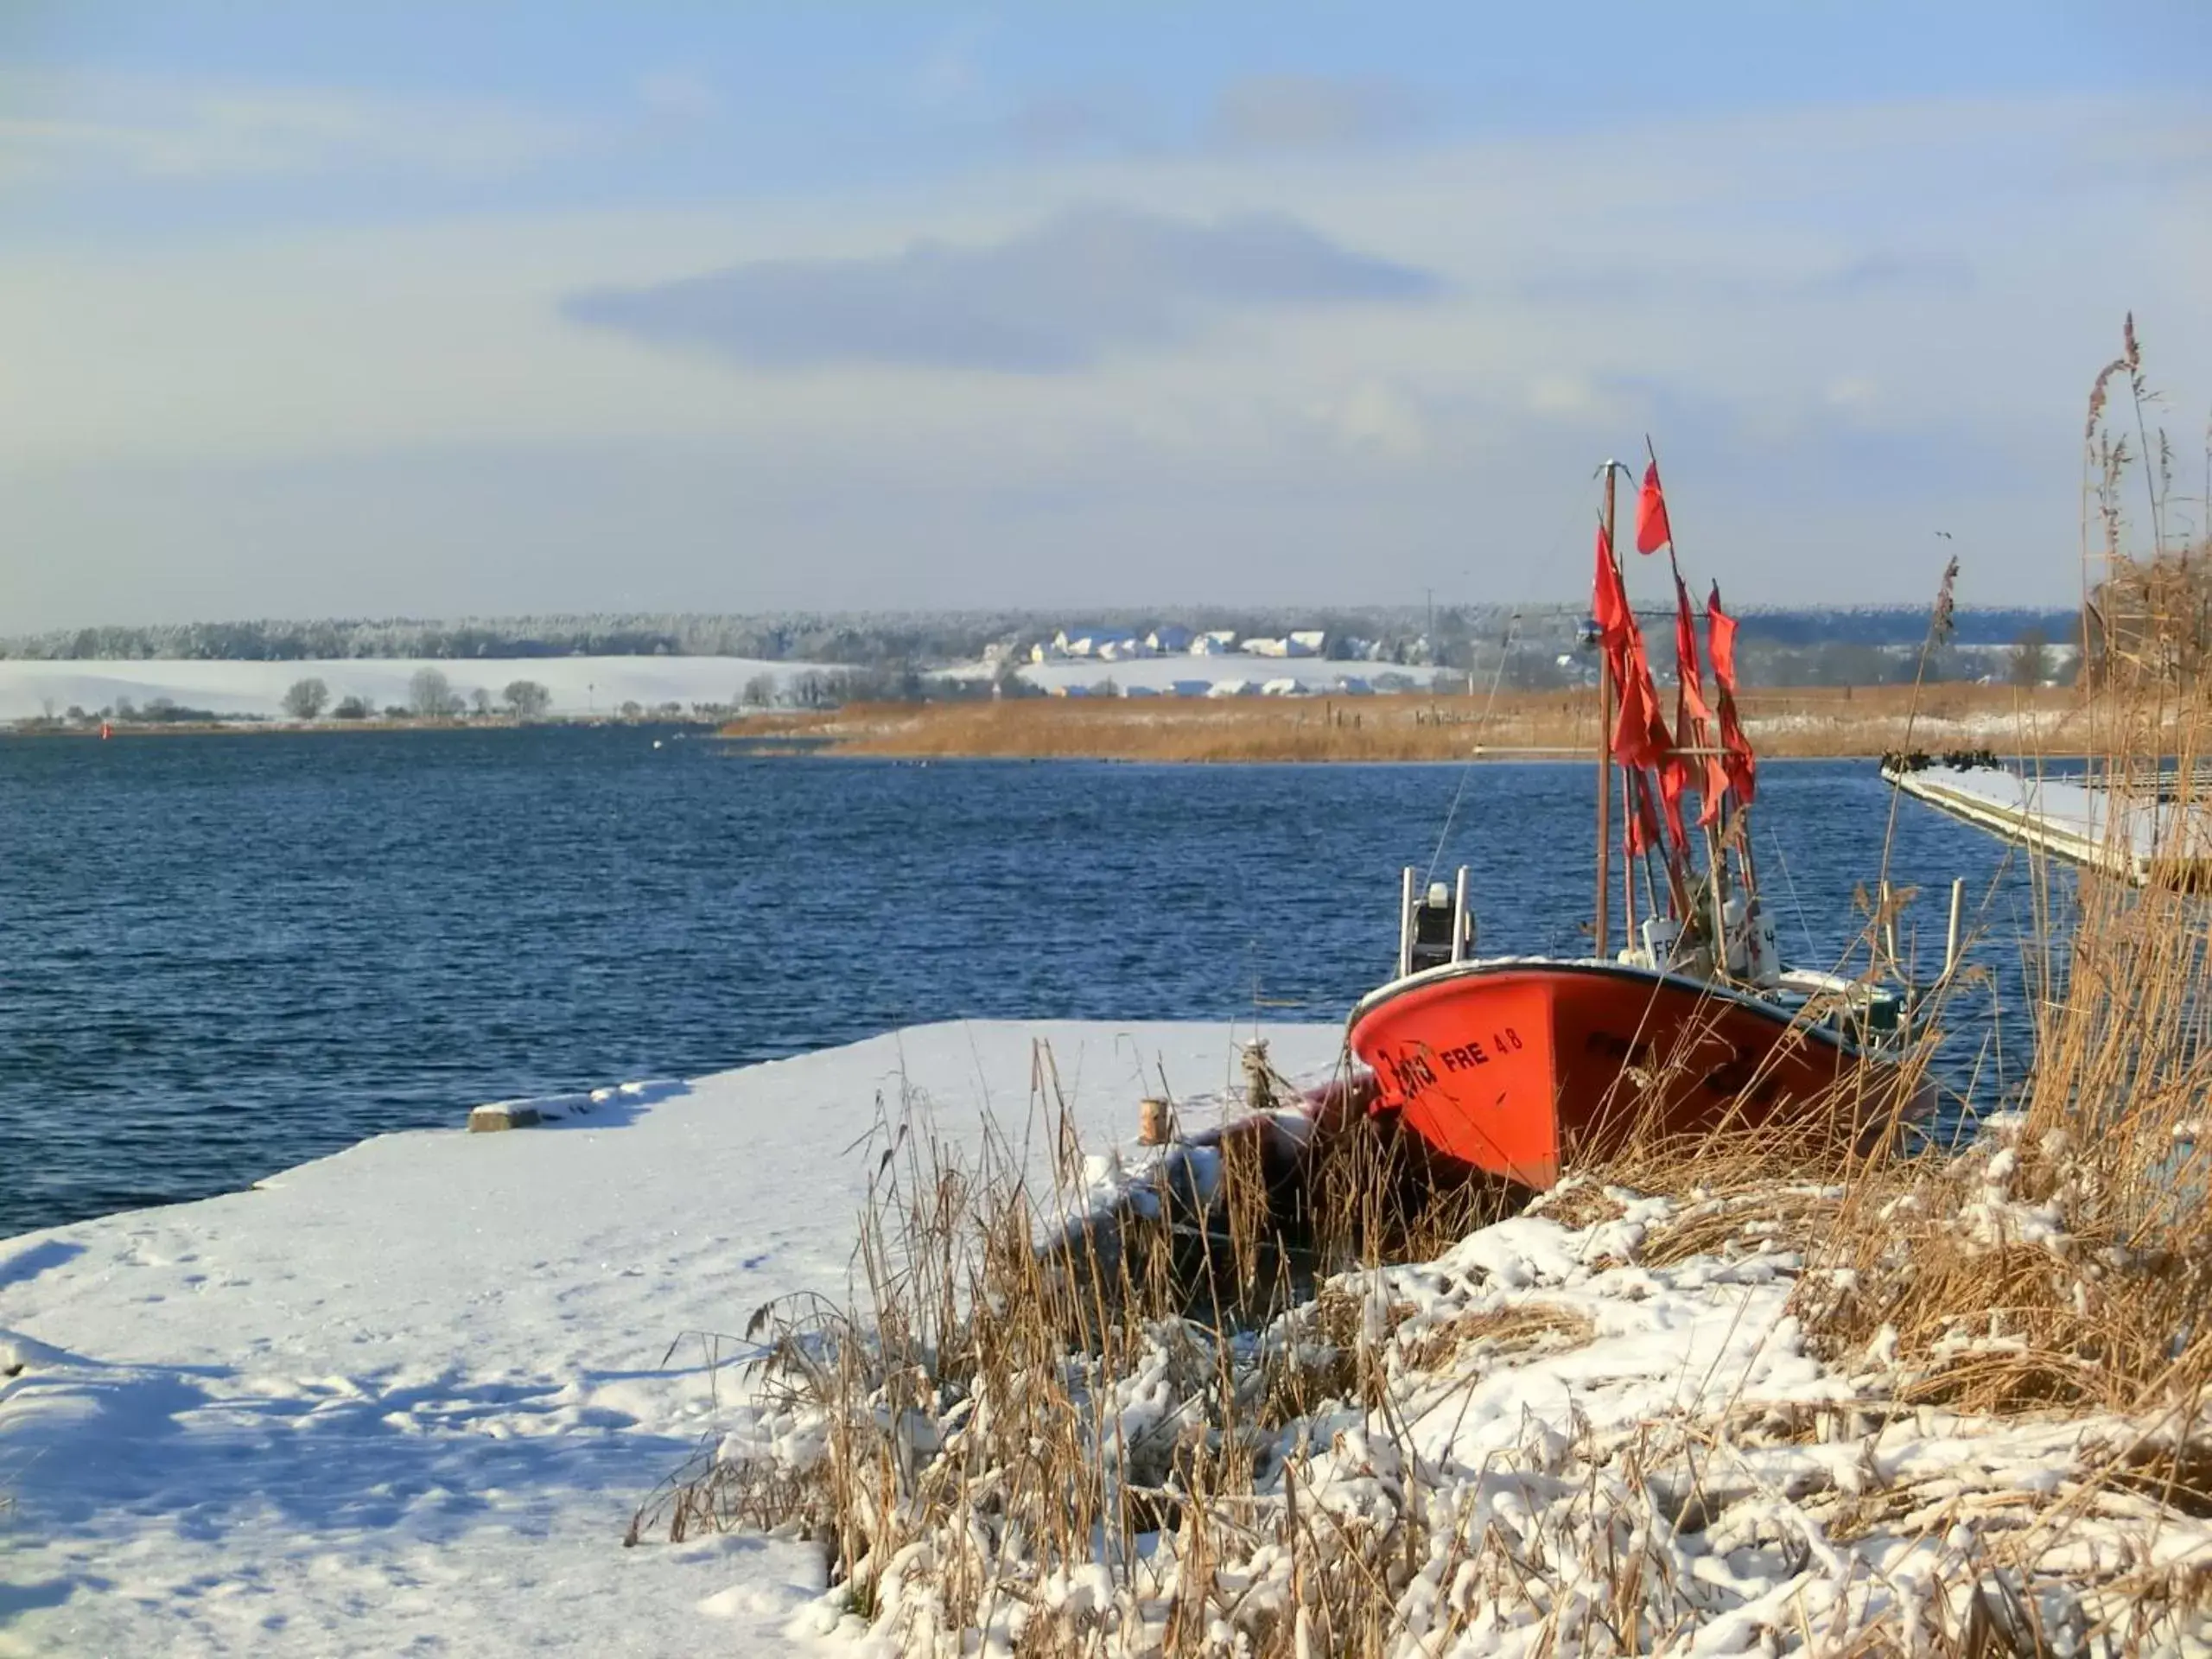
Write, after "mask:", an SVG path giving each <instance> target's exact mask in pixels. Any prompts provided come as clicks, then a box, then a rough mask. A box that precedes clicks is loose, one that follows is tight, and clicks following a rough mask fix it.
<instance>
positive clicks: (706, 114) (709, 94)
mask: <svg viewBox="0 0 2212 1659" xmlns="http://www.w3.org/2000/svg"><path fill="white" fill-rule="evenodd" d="M638 99H639V102H640V103H642V104H644V105H645V107H646V108H647V109H648V110H650V111H652V112H653V113H654V114H656V115H662V116H667V117H669V118H671V119H674V120H677V121H710V120H712V119H713V118H715V117H716V116H717V115H720V114H721V111H722V99H721V93H720V92H716V91H715V88H714V86H713V85H712V84H711V83H710V82H709V81H708V80H707V79H706V78H705V77H704V76H703V75H700V74H697V73H694V72H693V71H691V70H689V69H664V70H661V71H659V72H658V73H653V74H650V75H646V76H644V77H643V78H641V79H639V82H638Z"/></svg>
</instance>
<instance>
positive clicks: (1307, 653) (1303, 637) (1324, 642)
mask: <svg viewBox="0 0 2212 1659" xmlns="http://www.w3.org/2000/svg"><path fill="white" fill-rule="evenodd" d="M1284 643H1285V644H1286V645H1288V646H1289V647H1290V649H1289V651H1288V652H1287V653H1286V655H1288V656H1292V657H1325V656H1327V655H1328V654H1329V634H1328V630H1327V629H1325V628H1300V629H1298V630H1296V631H1295V632H1293V633H1291V634H1290V636H1289V637H1288V638H1287V639H1286V640H1285V641H1284Z"/></svg>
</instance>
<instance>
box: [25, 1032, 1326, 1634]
mask: <svg viewBox="0 0 2212 1659" xmlns="http://www.w3.org/2000/svg"><path fill="white" fill-rule="evenodd" d="M1244 1034H1246V1035H1249V1027H1247V1028H1245V1032H1244ZM1270 1035H1271V1037H1272V1038H1273V1040H1274V1054H1275V1058H1276V1059H1277V1061H1278V1062H1279V1063H1281V1064H1283V1065H1287V1067H1289V1068H1290V1069H1292V1070H1293V1071H1294V1072H1296V1073H1300V1074H1303V1075H1312V1074H1314V1073H1317V1072H1318V1071H1324V1070H1325V1069H1326V1068H1327V1067H1328V1065H1330V1064H1331V1063H1332V1061H1333V1059H1334V1058H1335V1056H1336V1053H1337V1051H1338V1043H1339V1040H1340V1037H1341V1033H1340V1031H1339V1030H1338V1027H1333V1026H1328V1027H1282V1028H1276V1029H1274V1030H1273V1031H1271V1033H1270ZM1037 1041H1043V1042H1046V1043H1048V1044H1049V1045H1050V1046H1051V1053H1052V1058H1053V1060H1054V1062H1055V1064H1056V1065H1057V1069H1058V1076H1059V1077H1060V1079H1061V1082H1062V1084H1063V1086H1064V1088H1065V1091H1066V1093H1067V1095H1068V1096H1069V1099H1070V1103H1071V1108H1072V1109H1073V1113H1074V1116H1075V1117H1076V1119H1077V1121H1078V1122H1080V1123H1081V1124H1082V1125H1083V1126H1084V1128H1085V1130H1086V1133H1088V1134H1089V1135H1091V1136H1092V1137H1093V1138H1095V1139H1096V1141H1100V1142H1102V1143H1103V1142H1106V1141H1112V1140H1115V1139H1119V1138H1126V1137H1127V1135H1128V1132H1129V1130H1130V1128H1131V1126H1132V1124H1133V1122H1134V1118H1135V1103H1136V1101H1137V1099H1138V1098H1139V1097H1140V1096H1142V1095H1145V1094H1147V1093H1153V1092H1156V1091H1157V1090H1158V1088H1159V1073H1160V1068H1161V1067H1163V1066H1164V1068H1165V1071H1166V1077H1167V1078H1168V1081H1169V1083H1170V1084H1171V1085H1172V1086H1173V1088H1175V1089H1176V1090H1178V1092H1179V1094H1182V1095H1184V1096H1188V1097H1192V1098H1191V1099H1190V1100H1188V1101H1186V1115H1188V1114H1191V1113H1195V1114H1196V1115H1197V1116H1199V1117H1200V1118H1201V1119H1202V1118H1203V1116H1204V1113H1205V1107H1204V1104H1203V1100H1204V1098H1205V1096H1209V1095H1213V1096H1220V1095H1221V1094H1222V1093H1223V1092H1224V1091H1225V1090H1227V1089H1228V1087H1229V1086H1230V1081H1231V1080H1232V1078H1233V1077H1235V1075H1236V1072H1235V1067H1236V1059H1237V1054H1236V1048H1235V1046H1234V1045H1233V1043H1232V1041H1231V1033H1230V1029H1229V1027H1225V1026H1221V1025H1211V1026H1207V1025H1181V1026H1177V1025H1129V1026H1112V1025H1104V1024H1092V1025H1071V1024H1045V1023H1039V1024H1033V1025H1032V1024H1020V1025H1014V1024H972V1025H971V1024H959V1025H948V1026H938V1027H923V1028H919V1029H916V1030H911V1031H906V1032H903V1033H894V1034H893V1035H889V1036H886V1037H882V1038H878V1039H873V1040H871V1041H868V1042H865V1043H860V1044H856V1045H854V1046H849V1047H847V1048H842V1049H837V1050H833V1051H830V1052H825V1053H822V1054H817V1055H811V1056H807V1057H804V1058H798V1059H792V1060H785V1061H779V1062H777V1063H774V1064H771V1065H759V1066H753V1067H749V1068H747V1069H745V1070H742V1071H734V1072H729V1073H726V1074H723V1075H721V1076H716V1077H706V1078H702V1079H698V1080H696V1081H694V1082H692V1083H690V1084H689V1085H686V1086H682V1087H680V1088H677V1089H672V1090H671V1089H667V1088H656V1089H645V1090H633V1091H629V1092H624V1091H622V1090H615V1091H613V1092H612V1093H608V1094H606V1095H605V1097H604V1098H601V1099H598V1100H596V1101H595V1102H594V1101H586V1102H582V1103H579V1102H577V1101H575V1100H572V1099H571V1100H563V1101H562V1102H561V1103H560V1105H561V1106H562V1107H563V1109H564V1110H565V1111H566V1112H567V1115H566V1116H563V1117H561V1118H560V1119H558V1120H556V1121H555V1122H550V1123H549V1124H548V1125H547V1126H546V1127H543V1128H531V1129H524V1130H520V1131H517V1132H513V1133H508V1134H502V1135H467V1134H465V1133H463V1132H461V1130H460V1128H459V1127H458V1125H459V1124H460V1122H461V1120H462V1119H463V1117H464V1116H466V1113H465V1110H464V1109H463V1103H456V1109H455V1112H454V1122H455V1124H456V1128H454V1130H452V1131H443V1130H440V1131H429V1132H416V1133H410V1134H404V1135H384V1136H379V1137H377V1138H375V1139H373V1140H371V1141H365V1142H363V1143H361V1144H360V1145H359V1146H356V1147H353V1148H351V1149H350V1150H348V1151H346V1152H344V1153H341V1154H338V1155H337V1156H335V1157H332V1158H328V1159H325V1160H321V1161H319V1162H316V1163H314V1164H309V1165H307V1166H302V1167H301V1168H298V1169H294V1170H289V1171H287V1172H285V1173H283V1174H281V1175H278V1176H276V1177H273V1178H271V1179H268V1180H266V1181H264V1182H262V1183H261V1184H260V1185H259V1186H258V1187H257V1189H255V1190H253V1191H250V1192H238V1193H235V1194H232V1195H229V1196H226V1197H223V1198H213V1199H209V1200H207V1201H204V1202H201V1203H196V1204H190V1205H177V1206H174V1207H171V1208H167V1209H158V1210H147V1211H130V1212H126V1213H124V1214H120V1215H115V1216H110V1217H103V1218H101V1219H99V1220H95V1221H90V1222H84V1223H79V1224H74V1225H72V1226H67V1227H60V1228H55V1229H52V1230H47V1231H44V1232H39V1233H32V1234H27V1235H24V1236H21V1237H18V1238H16V1239H11V1240H7V1241H4V1242H0V1491H5V1492H7V1493H9V1494H10V1495H11V1496H12V1497H13V1498H14V1499H15V1504H14V1508H13V1510H12V1511H11V1512H9V1513H6V1514H4V1515H0V1540H4V1547H5V1548H6V1549H7V1551H8V1555H7V1560H6V1563H5V1567H4V1569H0V1652H21V1653H38V1654H48V1653H67V1654H88V1653H118V1654H152V1653H162V1654H285V1653H315V1654H350V1653H358V1654H379V1655H380V1654H389V1653H395V1652H400V1651H413V1650H421V1651H450V1652H454V1653H466V1654H470V1655H497V1654H503V1653H524V1652H530V1653H537V1652H569V1653H579V1654H594V1655H598V1654H610V1655H611V1654H623V1653H656V1654H658V1653H665V1652H670V1651H690V1650H694V1649H697V1650H708V1651H722V1652H734V1653H748V1654H757V1653H768V1652H776V1651H781V1650H785V1648H786V1647H787V1646H788V1641H787V1638H786V1637H785V1636H784V1634H783V1632H784V1630H785V1625H786V1624H787V1623H788V1621H789V1619H790V1617H791V1612H792V1611H793V1610H794V1609H797V1608H800V1607H803V1606H804V1605H807V1604H809V1603H810V1602H811V1601H812V1599H814V1598H816V1597H817V1596H818V1595H819V1594H820V1593H821V1591H822V1588H823V1581H822V1567H821V1562H820V1559H819V1556H818V1554H817V1551H816V1550H815V1549H814V1548H812V1547H811V1546H808V1545H803V1544H800V1543H798V1542H795V1541H791V1540H787V1539H784V1540H772V1539H765V1538H760V1537H744V1536H738V1537H720V1538H709V1539H707V1540H704V1541H696V1542H693V1543H690V1544H686V1545H683V1546H680V1547H674V1548H671V1547H667V1546H660V1547H653V1548H638V1549H630V1550H626V1549H624V1548H622V1544H621V1541H622V1537H623V1535H624V1532H625V1529H626V1527H627V1525H628V1522H629V1520H630V1517H631V1515H632V1511H633V1510H634V1509H635V1507H636V1505H637V1504H638V1503H639V1500H640V1499H641V1498H643V1497H645V1495H646V1494H647V1493H648V1492H649V1491H651V1490H652V1488H653V1487H654V1486H655V1485H656V1484H658V1482H660V1481H661V1480H662V1479H663V1478H664V1477H665V1476H666V1475H667V1474H668V1473H669V1472H670V1471H671V1470H672V1469H673V1468H675V1467H677V1465H679V1464H681V1463H682V1462H683V1459H685V1458H686V1457H688V1456H689V1455H690V1454H691V1452H693V1451H694V1449H695V1447H696V1445H697V1443H698V1440H699V1437H700V1436H701V1435H702V1433H705V1432H706V1431H707V1430H708V1429H709V1427H713V1426H715V1425H716V1424H717V1423H718V1422H719V1421H721V1418H720V1415H719V1414H718V1410H717V1405H716V1400H715V1386H716V1385H715V1372H714V1368H713V1367H712V1366H711V1365H710V1363H709V1360H710V1358H711V1357H713V1356H714V1355H715V1353H716V1352H719V1353H721V1355H723V1356H725V1357H727V1356H728V1355H730V1354H732V1353H734V1352H738V1351H741V1346H742V1345H741V1344H732V1343H731V1342H729V1341H727V1340H725V1341H723V1342H722V1343H721V1344H720V1346H719V1349H717V1347H716V1345H715V1343H714V1342H713V1341H712V1339H710V1338H704V1337H697V1336H694V1337H686V1333H687V1332H737V1331H739V1330H740V1329H741V1327H742V1325H743V1324H744V1321H745V1319H746V1317H747V1312H748V1311H749V1310H750V1309H751V1308H753V1306H756V1305H758V1304H760V1302H762V1301H764V1300H768V1299H769V1298H771V1297H774V1296H779V1295H784V1294H790V1293H793V1292H798V1291H804V1290H812V1291H816V1292H819V1293H822V1294H826V1295H829V1296H842V1295H844V1294H846V1292H847V1289H848V1284H849V1270H850V1267H851V1261H852V1252H853V1246H854V1241H855V1237H856V1236H857V1225H856V1219H857V1212H858V1210H859V1207H860V1205H861V1195H862V1192H863V1191H864V1188H865V1183H866V1179H867V1177H868V1173H869V1169H870V1167H871V1156H872V1154H871V1151H870V1149H869V1148H868V1147H867V1146H866V1145H865V1144H864V1142H865V1141H866V1139H867V1137H868V1134H869V1132H870V1130H871V1128H873V1127H874V1126H875V1125H876V1123H877V1122H878V1121H879V1114H880V1113H894V1114H895V1113H896V1112H897V1111H899V1109H900V1104H901V1102H902V1101H906V1102H909V1103H913V1104H914V1105H915V1106H916V1107H917V1108H918V1109H919V1110H920V1111H921V1112H922V1113H923V1115H924V1116H925V1118H926V1119H927V1120H928V1121H931V1122H934V1123H935V1125H936V1126H937V1127H938V1129H939V1131H940V1132H941V1133H943V1134H944V1135H947V1136H948V1137H950V1138H951V1139H953V1140H954V1141H958V1140H960V1139H962V1138H963V1137H973V1136H975V1135H977V1134H978V1133H979V1132H980V1126H981V1124H982V1118H983V1116H984V1113H985V1112H986V1111H987V1110H988V1111H989V1112H990V1113H991V1114H993V1115H994V1116H995V1118H996V1120H997V1121H998V1122H1000V1123H1001V1124H1002V1125H1013V1126H1017V1127H1018V1126H1019V1125H1020V1122H1022V1120H1023V1116H1024V1113H1025V1109H1026V1105H1027V1102H1028V1100H1029V1098H1030V1088H1031V1083H1032V1079H1033V1075H1034V1071H1033V1068H1034V1067H1035V1065H1036V1064H1037V1055H1036V1051H1035V1049H1034V1047H1033V1044H1034V1043H1035V1042H1037ZM579 1104H588V1106H589V1108H590V1109H588V1110H582V1111H580V1110H576V1109H575V1108H576V1107H577V1106H578V1105H579ZM679 1338H683V1340H680V1341H679V1340H678V1339H679ZM671 1344H673V1351H672V1352H671ZM723 1404H724V1405H727V1404H728V1401H727V1399H726V1398H725V1400H724V1401H723Z"/></svg>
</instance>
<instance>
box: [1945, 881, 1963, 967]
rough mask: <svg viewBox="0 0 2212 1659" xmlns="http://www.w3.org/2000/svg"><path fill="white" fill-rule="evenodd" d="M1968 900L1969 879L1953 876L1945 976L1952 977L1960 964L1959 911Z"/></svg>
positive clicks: (1946, 936) (1946, 943)
mask: <svg viewBox="0 0 2212 1659" xmlns="http://www.w3.org/2000/svg"><path fill="white" fill-rule="evenodd" d="M1966 901H1967V879H1966V877H1964V876H1963V875H1959V876H1954V877H1952V878H1951V925H1950V927H1949V929H1948V931H1946V932H1945V933H1944V936H1943V977H1944V978H1945V979H1948V978H1950V976H1951V975H1952V973H1953V971H1954V970H1955V969H1957V967H1958V965H1959V912H1961V910H1962V909H1964V908H1965V906H1966Z"/></svg>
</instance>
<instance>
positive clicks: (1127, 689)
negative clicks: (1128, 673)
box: [1122, 685, 1160, 697]
mask: <svg viewBox="0 0 2212 1659" xmlns="http://www.w3.org/2000/svg"><path fill="white" fill-rule="evenodd" d="M1159 695H1160V688H1159V687H1158V686H1156V685H1125V686H1123V687H1122V696H1125V697H1156V696H1159Z"/></svg>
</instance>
